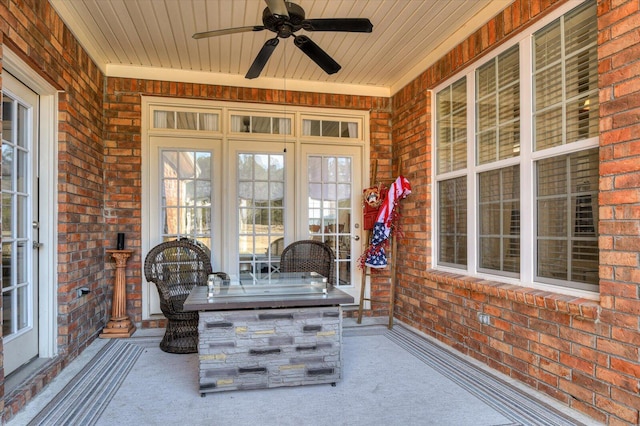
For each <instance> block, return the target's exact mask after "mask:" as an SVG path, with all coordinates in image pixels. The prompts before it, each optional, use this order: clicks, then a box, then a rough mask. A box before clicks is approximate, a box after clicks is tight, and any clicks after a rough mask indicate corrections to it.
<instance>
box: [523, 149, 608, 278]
mask: <svg viewBox="0 0 640 426" xmlns="http://www.w3.org/2000/svg"><path fill="white" fill-rule="evenodd" d="M598 164H599V158H598V149H597V148H594V149H590V150H586V151H580V152H576V153H573V154H569V155H563V156H559V157H556V158H550V159H545V160H541V161H539V162H538V163H537V167H536V171H537V172H536V180H537V188H536V189H537V195H536V198H537V221H536V223H537V244H538V251H537V252H538V256H539V257H538V262H537V264H538V276H540V277H545V278H553V279H561V280H571V281H573V282H578V283H585V284H588V285H591V286H595V285H597V282H598V281H597V280H598V276H597V275H598V274H597V270H598V255H597V242H598V238H597V235H598V206H597V197H598V179H599V174H598ZM560 255H563V257H558V256H560ZM554 256H555V258H554ZM546 262H549V263H550V265H547V263H546Z"/></svg>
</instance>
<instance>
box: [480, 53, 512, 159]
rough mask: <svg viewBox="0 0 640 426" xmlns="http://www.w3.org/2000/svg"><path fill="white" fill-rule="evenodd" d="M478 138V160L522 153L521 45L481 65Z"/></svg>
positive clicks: (502, 157) (509, 156)
mask: <svg viewBox="0 0 640 426" xmlns="http://www.w3.org/2000/svg"><path fill="white" fill-rule="evenodd" d="M476 80H479V84H480V87H478V88H477V90H476V91H477V99H476V140H477V153H478V154H477V158H478V160H477V161H478V164H487V163H491V162H493V161H497V160H502V159H505V158H511V157H514V156H517V155H519V154H520V83H519V57H518V46H514V47H512V48H511V49H509V50H507V51H506V52H504V53H502V54H501V55H498V56H497V57H495V58H494V59H492V60H491V61H489V62H488V63H487V64H485V65H483V66H482V67H480V68H478V70H477V71H476Z"/></svg>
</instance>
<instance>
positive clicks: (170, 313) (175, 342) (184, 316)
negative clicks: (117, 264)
mask: <svg viewBox="0 0 640 426" xmlns="http://www.w3.org/2000/svg"><path fill="white" fill-rule="evenodd" d="M211 273H213V272H212V269H211V258H210V252H209V251H208V249H207V248H206V247H203V246H202V245H201V244H199V243H197V242H195V241H193V240H190V239H187V238H182V239H178V240H174V241H166V242H164V243H161V244H158V245H157V246H155V247H154V248H152V249H151V250H150V251H149V253H148V254H147V257H146V259H145V261H144V275H145V277H146V279H147V281H149V282H152V283H154V284H155V285H156V287H157V289H158V294H159V295H160V310H162V313H163V314H164V316H165V317H166V318H167V329H166V332H165V334H164V337H163V339H162V341H161V342H160V349H162V350H163V351H165V352H170V353H181V354H186V353H193V352H197V351H198V312H192V311H184V310H183V309H182V305H183V304H184V301H185V299H186V298H187V296H188V295H189V292H190V291H191V289H192V288H193V287H194V286H196V285H206V284H207V276H208V275H209V274H211ZM217 274H218V275H220V276H221V277H222V278H223V279H228V276H227V274H225V273H224V272H222V273H217Z"/></svg>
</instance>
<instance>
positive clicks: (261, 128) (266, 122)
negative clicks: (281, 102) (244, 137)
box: [251, 117, 271, 133]
mask: <svg viewBox="0 0 640 426" xmlns="http://www.w3.org/2000/svg"><path fill="white" fill-rule="evenodd" d="M251 130H252V133H271V118H270V117H251Z"/></svg>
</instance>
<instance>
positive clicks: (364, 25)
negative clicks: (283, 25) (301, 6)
mask: <svg viewBox="0 0 640 426" xmlns="http://www.w3.org/2000/svg"><path fill="white" fill-rule="evenodd" d="M302 28H304V29H305V30H307V31H344V32H349V33H370V32H371V31H372V30H373V25H372V24H371V21H369V20H368V19H366V18H340V19H330V18H328V19H305V20H304V21H302Z"/></svg>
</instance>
